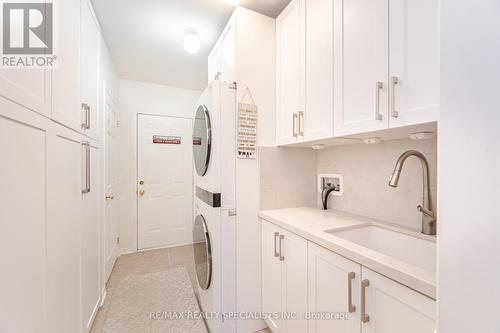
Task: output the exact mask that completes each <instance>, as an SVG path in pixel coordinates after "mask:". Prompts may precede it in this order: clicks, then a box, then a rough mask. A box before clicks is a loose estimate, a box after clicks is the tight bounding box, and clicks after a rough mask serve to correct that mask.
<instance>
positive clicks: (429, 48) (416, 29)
mask: <svg viewBox="0 0 500 333" xmlns="http://www.w3.org/2000/svg"><path fill="white" fill-rule="evenodd" d="M334 13H335V14H334V16H335V18H334V25H335V29H334V31H335V46H334V50H335V51H334V53H335V56H334V61H335V65H334V77H335V80H334V91H335V93H334V101H335V102H334V104H335V107H334V110H335V112H334V114H335V121H334V127H335V131H334V134H335V136H343V135H349V134H358V133H365V132H371V131H376V130H381V129H387V128H394V127H401V126H408V125H416V124H422V123H428V122H432V121H437V120H438V117H439V96H440V92H439V3H438V2H437V1H432V0H424V1H419V0H391V1H388V0H374V1H370V0H352V1H342V0H334Z"/></svg>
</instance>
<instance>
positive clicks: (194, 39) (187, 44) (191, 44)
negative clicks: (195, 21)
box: [184, 30, 201, 54]
mask: <svg viewBox="0 0 500 333" xmlns="http://www.w3.org/2000/svg"><path fill="white" fill-rule="evenodd" d="M200 47H201V44H200V38H199V37H198V35H197V34H196V32H194V31H193V30H188V31H186V36H185V37H184V50H186V52H188V53H191V54H196V53H198V52H199V51H200Z"/></svg>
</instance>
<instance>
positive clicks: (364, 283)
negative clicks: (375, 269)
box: [361, 280, 370, 323]
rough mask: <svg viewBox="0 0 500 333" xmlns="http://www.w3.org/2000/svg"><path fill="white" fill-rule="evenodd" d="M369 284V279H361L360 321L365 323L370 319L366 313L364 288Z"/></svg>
mask: <svg viewBox="0 0 500 333" xmlns="http://www.w3.org/2000/svg"><path fill="white" fill-rule="evenodd" d="M369 286H370V281H369V280H363V281H361V322H362V323H367V322H369V321H370V316H369V315H367V314H366V288H368V287H369Z"/></svg>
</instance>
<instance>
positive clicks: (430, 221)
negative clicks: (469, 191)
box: [389, 150, 436, 235]
mask: <svg viewBox="0 0 500 333" xmlns="http://www.w3.org/2000/svg"><path fill="white" fill-rule="evenodd" d="M410 156H415V157H417V158H418V159H419V160H420V164H421V165H422V171H423V177H422V181H423V198H422V205H419V206H417V209H418V211H419V212H421V213H422V233H423V234H426V235H435V234H436V216H435V213H434V210H433V208H432V198H431V189H430V180H429V163H428V162H427V159H426V158H425V156H424V155H423V154H422V153H421V152H419V151H416V150H409V151H407V152H404V153H403V154H402V155H401V156H400V157H399V158H398V161H397V163H396V167H395V168H394V171H393V173H392V176H391V179H390V180H389V186H391V187H398V184H399V177H400V176H401V170H402V169H403V165H404V163H405V161H406V159H407V158H408V157H410Z"/></svg>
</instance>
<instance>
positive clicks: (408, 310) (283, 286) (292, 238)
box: [262, 221, 436, 333]
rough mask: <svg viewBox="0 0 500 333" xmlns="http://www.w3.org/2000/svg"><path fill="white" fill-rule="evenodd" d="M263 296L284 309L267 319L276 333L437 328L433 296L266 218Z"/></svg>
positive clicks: (272, 309) (409, 332) (425, 331)
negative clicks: (282, 314) (277, 315)
mask: <svg viewBox="0 0 500 333" xmlns="http://www.w3.org/2000/svg"><path fill="white" fill-rule="evenodd" d="M262 300H263V304H262V308H263V311H264V312H265V313H271V314H275V313H278V312H283V313H284V316H285V317H279V318H272V317H271V318H269V319H268V320H266V321H267V323H268V325H269V328H270V329H271V331H272V332H274V333H282V332H286V333H288V332H301V333H304V332H309V333H331V332H341V333H401V332H405V333H434V332H435V326H436V302H435V301H434V300H433V299H431V298H428V297H426V296H424V295H422V294H420V293H418V292H416V291H414V290H412V289H410V288H408V287H406V286H404V285H402V284H400V283H398V282H395V281H393V280H391V279H389V278H387V277H385V276H382V275H380V274H378V273H376V272H374V271H372V270H370V269H367V268H366V267H363V266H361V265H360V264H358V263H355V262H354V261H351V260H349V259H347V258H345V257H342V256H340V255H338V254H336V253H334V252H332V251H329V250H327V249H325V248H323V247H321V246H319V245H316V244H314V243H312V242H308V241H307V240H306V239H304V238H301V237H299V236H297V235H295V234H293V233H290V232H288V231H285V230H283V229H282V228H280V227H278V226H275V225H274V224H272V223H269V222H266V221H262ZM294 314H298V315H304V314H307V319H308V320H303V319H302V320H297V318H294V317H290V316H292V315H294ZM287 316H288V317H287Z"/></svg>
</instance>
